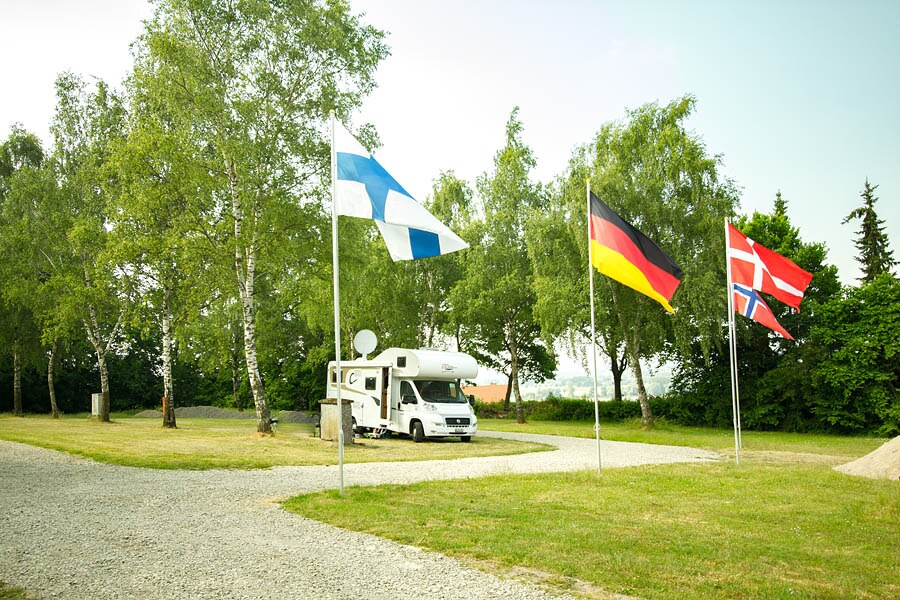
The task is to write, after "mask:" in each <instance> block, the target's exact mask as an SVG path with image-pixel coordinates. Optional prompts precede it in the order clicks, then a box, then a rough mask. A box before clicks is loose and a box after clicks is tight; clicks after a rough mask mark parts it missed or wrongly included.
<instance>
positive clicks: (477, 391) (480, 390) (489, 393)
mask: <svg viewBox="0 0 900 600" xmlns="http://www.w3.org/2000/svg"><path fill="white" fill-rule="evenodd" d="M506 388H507V386H505V385H500V384H499V383H493V384H491V385H467V386H465V387H464V388H463V389H462V391H463V394H465V395H466V396H468V395H470V394H471V395H473V396H475V399H476V400H478V401H479V402H503V401H504V400H506Z"/></svg>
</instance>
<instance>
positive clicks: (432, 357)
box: [326, 348, 478, 442]
mask: <svg viewBox="0 0 900 600" xmlns="http://www.w3.org/2000/svg"><path fill="white" fill-rule="evenodd" d="M341 371H342V373H341V376H340V382H341V398H342V399H347V400H352V401H353V405H352V414H353V427H354V430H356V431H359V432H363V433H366V432H372V433H376V434H378V433H382V432H385V431H391V432H394V433H399V434H408V435H410V436H412V438H413V439H414V440H416V441H417V442H421V441H423V440H424V439H425V438H427V437H448V436H459V438H460V439H461V440H462V441H464V442H468V441H469V440H471V439H472V436H473V435H475V433H476V432H477V431H478V419H476V418H475V411H474V410H472V406H471V405H470V404H469V402H468V401H467V400H466V397H465V395H464V394H463V392H462V382H461V381H460V380H461V379H474V378H475V377H476V376H477V375H478V363H477V362H476V361H475V359H474V358H472V357H471V356H469V355H468V354H464V353H462V352H443V351H440V350H409V349H406V348H388V349H387V350H385V351H384V352H382V353H381V354H379V355H378V356H376V357H375V358H373V359H371V360H366V359H362V358H360V359H357V360H349V361H341ZM337 381H338V377H337V374H336V373H335V364H334V362H333V361H332V362H330V363H328V379H327V386H326V396H327V397H328V398H337V388H336V387H335V386H336V383H337Z"/></svg>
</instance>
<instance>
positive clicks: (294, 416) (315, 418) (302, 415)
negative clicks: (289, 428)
mask: <svg viewBox="0 0 900 600" xmlns="http://www.w3.org/2000/svg"><path fill="white" fill-rule="evenodd" d="M278 421H279V422H280V423H306V424H307V425H315V424H316V423H318V422H319V413H308V412H304V411H302V410H283V411H281V412H279V413H278Z"/></svg>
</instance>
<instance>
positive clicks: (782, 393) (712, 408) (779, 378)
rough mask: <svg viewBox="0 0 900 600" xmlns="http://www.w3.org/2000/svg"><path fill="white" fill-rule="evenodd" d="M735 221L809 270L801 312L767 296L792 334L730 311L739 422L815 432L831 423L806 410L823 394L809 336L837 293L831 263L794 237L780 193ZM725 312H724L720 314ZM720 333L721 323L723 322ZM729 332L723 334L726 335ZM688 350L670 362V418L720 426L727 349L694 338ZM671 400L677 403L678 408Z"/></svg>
mask: <svg viewBox="0 0 900 600" xmlns="http://www.w3.org/2000/svg"><path fill="white" fill-rule="evenodd" d="M735 225H736V226H737V227H738V229H740V230H741V231H742V232H743V233H745V234H747V235H748V236H749V237H750V238H752V239H753V240H755V241H756V242H758V243H760V244H762V245H763V246H766V247H767V248H770V249H772V250H774V251H775V252H778V253H779V254H782V255H784V256H786V257H788V258H790V259H791V260H793V261H794V262H796V263H797V264H798V265H799V266H800V267H801V268H803V269H805V270H807V271H809V272H811V273H812V274H813V279H812V283H811V284H810V286H809V288H808V289H807V291H806V295H805V296H804V300H803V304H802V305H801V312H799V313H795V312H793V311H792V310H791V309H790V308H789V307H787V306H786V305H783V304H781V303H780V302H778V301H777V300H774V299H770V300H769V302H768V304H769V306H770V308H772V311H773V312H774V314H775V316H776V318H777V319H778V321H779V322H780V323H781V324H782V325H783V326H784V327H785V328H786V329H787V330H788V331H789V332H790V333H791V334H792V335H793V336H794V337H795V338H796V340H797V341H790V340H783V339H781V338H780V337H777V336H775V335H773V334H772V333H771V332H770V331H769V330H768V329H766V328H765V327H762V326H760V325H758V324H757V323H755V322H753V321H751V320H750V319H745V318H743V317H740V316H736V333H737V343H738V349H737V356H738V369H739V385H740V393H741V422H742V426H743V427H744V428H747V429H760V430H787V431H816V430H822V429H825V430H830V429H831V428H832V426H831V425H829V424H827V423H825V422H823V421H822V420H821V419H818V418H817V417H816V416H815V415H814V414H813V411H812V406H813V405H814V404H816V403H817V402H818V401H819V400H820V399H821V397H822V395H823V393H825V392H824V391H823V390H822V389H821V388H820V387H817V386H815V385H814V381H813V373H812V369H813V368H814V365H815V364H816V362H817V361H818V360H819V358H818V357H820V356H821V349H820V348H818V347H817V346H816V345H815V344H812V343H810V332H811V330H812V328H813V327H814V326H822V324H825V323H827V322H828V321H827V320H826V319H827V317H825V316H824V315H823V314H822V306H823V304H825V303H828V302H830V301H831V300H832V299H833V298H835V297H836V296H837V295H838V294H839V292H840V282H839V281H838V278H837V269H836V268H835V267H834V266H833V265H829V264H828V263H827V249H826V247H825V245H824V244H821V243H807V242H804V241H803V240H801V239H800V234H799V230H798V229H797V228H796V227H794V226H793V225H792V224H791V222H790V218H789V216H788V202H787V201H786V200H785V199H784V198H782V196H781V194H780V193H779V194H778V195H777V197H776V200H775V208H774V211H773V212H772V213H771V214H763V213H759V212H756V213H754V214H753V216H752V217H751V218H749V219H748V218H738V219H736V220H735ZM724 316H725V315H724V313H723V318H724ZM721 327H722V330H723V334H724V332H725V328H724V326H721ZM724 335H727V334H724ZM693 348H694V349H693V353H692V356H691V357H688V358H686V359H685V360H684V361H682V362H681V363H679V364H677V365H676V370H675V373H674V379H673V392H674V394H673V398H675V405H674V407H673V408H675V410H676V411H677V415H676V416H672V417H671V418H674V419H676V420H677V421H678V422H681V423H685V424H694V425H712V426H726V425H727V424H729V423H731V421H732V408H731V389H730V384H729V382H730V371H729V358H728V352H727V350H726V349H725V348H722V349H715V350H713V351H712V352H710V353H709V354H708V355H706V356H704V353H703V351H702V349H701V348H700V347H699V345H698V344H696V343H695V344H694V346H693ZM676 407H677V408H676Z"/></svg>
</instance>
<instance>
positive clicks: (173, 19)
mask: <svg viewBox="0 0 900 600" xmlns="http://www.w3.org/2000/svg"><path fill="white" fill-rule="evenodd" d="M381 39H382V33H381V32H380V31H378V30H376V29H374V28H371V27H368V26H364V25H362V24H361V23H360V22H359V20H358V19H357V18H356V17H355V16H353V15H352V14H351V13H350V11H349V8H348V7H347V6H346V5H345V4H343V3H340V2H327V3H326V2H316V1H306V2H288V3H267V2H257V1H253V0H199V1H187V0H160V1H159V2H158V3H157V9H156V13H155V15H154V17H153V18H152V19H150V20H149V21H148V22H147V24H146V28H145V31H144V33H143V35H142V36H141V37H140V39H139V41H138V44H137V45H136V54H135V63H136V66H135V75H134V83H135V85H136V86H138V87H140V88H142V89H143V90H145V92H146V95H147V96H148V97H153V98H154V100H155V102H157V103H158V104H159V106H160V107H161V108H162V109H163V110H164V111H165V112H166V114H168V115H171V118H172V120H173V126H174V127H176V128H178V129H179V130H180V131H183V132H184V133H185V136H187V137H188V138H189V139H190V140H191V141H192V144H193V148H194V151H193V155H192V157H193V160H196V161H198V162H199V163H200V164H202V165H203V166H204V168H205V169H206V170H207V171H208V172H209V173H210V174H212V176H213V177H214V185H213V186H212V188H211V189H210V190H208V191H207V190H198V195H197V196H196V197H193V198H191V199H190V204H188V205H187V206H186V207H185V210H187V211H189V212H190V213H191V214H192V216H193V218H194V220H195V223H196V227H197V229H198V231H201V232H202V233H203V235H204V237H205V239H206V241H207V243H208V245H209V248H208V250H209V252H210V254H211V255H212V256H216V257H224V256H229V257H230V265H231V273H232V285H233V286H234V287H235V288H236V296H237V297H238V299H239V300H240V305H241V315H242V324H243V340H244V356H245V363H246V368H247V375H248V378H249V382H250V388H251V390H252V392H253V400H254V404H255V407H256V413H257V429H258V430H259V431H260V432H270V431H271V424H270V422H269V408H268V405H267V403H266V394H265V387H264V384H263V378H262V374H261V371H260V368H259V363H258V357H257V341H258V340H257V337H258V336H257V316H256V313H257V309H258V306H257V304H258V302H257V281H258V278H259V277H266V276H268V275H271V274H272V273H271V269H272V268H273V267H272V266H271V265H272V260H273V255H274V254H277V253H283V252H288V251H290V249H291V247H292V242H295V241H297V240H300V239H304V238H308V237H311V236H314V235H316V233H317V230H315V228H314V225H313V223H314V221H315V220H316V219H317V218H321V216H322V211H321V208H320V204H319V201H320V200H321V199H322V196H323V192H324V190H325V189H327V186H323V185H322V181H323V180H325V181H327V175H326V174H327V168H328V166H327V165H328V164H329V161H328V146H327V143H326V142H325V137H324V135H323V134H324V130H325V127H324V123H325V121H326V119H327V117H328V114H329V111H330V110H332V109H333V110H335V111H336V112H337V114H338V115H339V116H340V117H341V118H346V117H347V116H348V115H349V113H350V111H352V110H353V109H354V108H355V107H357V106H358V105H359V102H360V100H361V98H362V96H363V95H364V94H366V93H367V92H368V91H370V90H371V89H372V87H373V85H374V81H373V73H374V69H375V67H376V65H377V64H378V62H379V61H380V60H381V59H382V58H383V57H384V56H385V55H386V49H385V46H384V45H383V44H382V41H381ZM298 199H299V201H298ZM298 258H299V257H298Z"/></svg>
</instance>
